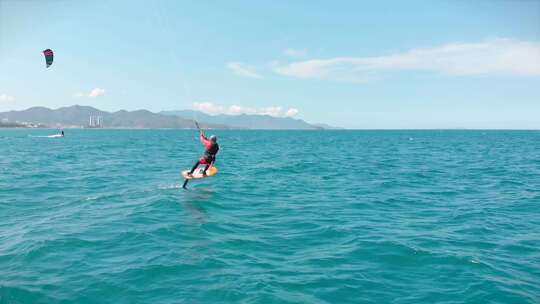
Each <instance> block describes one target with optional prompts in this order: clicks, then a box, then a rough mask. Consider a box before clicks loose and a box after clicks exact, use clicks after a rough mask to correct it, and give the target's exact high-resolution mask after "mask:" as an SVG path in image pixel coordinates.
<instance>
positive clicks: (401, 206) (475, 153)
mask: <svg viewBox="0 0 540 304" xmlns="http://www.w3.org/2000/svg"><path fill="white" fill-rule="evenodd" d="M54 133H56V132H55V131H53V130H0V303H540V132H538V131H217V134H218V136H219V139H220V140H219V141H220V144H221V151H220V153H219V155H218V162H217V166H218V168H219V169H220V172H219V173H218V175H216V176H215V177H212V178H208V179H206V180H204V181H196V182H191V183H190V185H189V187H190V189H189V190H187V191H185V190H183V189H181V188H180V186H181V183H182V180H181V179H180V174H179V172H180V170H182V169H186V168H188V167H190V166H191V164H192V163H193V161H194V160H195V159H196V158H197V157H198V155H200V153H201V151H202V147H201V145H200V144H199V143H198V141H197V133H196V132H195V131H192V130H191V131H190V130H66V137H65V138H46V137H37V136H45V135H50V134H54ZM29 135H32V136H29Z"/></svg>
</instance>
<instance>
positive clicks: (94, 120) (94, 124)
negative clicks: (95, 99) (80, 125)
mask: <svg viewBox="0 0 540 304" xmlns="http://www.w3.org/2000/svg"><path fill="white" fill-rule="evenodd" d="M86 127H87V128H103V118H102V117H101V116H98V115H91V116H90V117H89V119H88V126H86Z"/></svg>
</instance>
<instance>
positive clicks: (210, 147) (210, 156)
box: [187, 129, 219, 177]
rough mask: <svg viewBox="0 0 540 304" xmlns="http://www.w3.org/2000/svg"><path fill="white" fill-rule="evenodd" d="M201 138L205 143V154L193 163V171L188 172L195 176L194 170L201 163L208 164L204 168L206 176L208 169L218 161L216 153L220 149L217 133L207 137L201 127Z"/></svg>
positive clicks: (189, 174)
mask: <svg viewBox="0 0 540 304" xmlns="http://www.w3.org/2000/svg"><path fill="white" fill-rule="evenodd" d="M199 134H200V136H199V138H200V140H201V143H202V144H203V145H204V148H205V151H204V154H203V156H202V157H201V158H200V159H199V160H198V161H197V162H196V163H195V164H194V165H193V168H191V171H189V173H188V174H187V175H188V176H190V177H191V176H193V171H195V169H197V167H198V166H199V165H206V167H205V168H204V170H203V175H204V176H206V170H208V168H210V166H212V165H213V164H214V162H215V161H216V154H217V153H218V151H219V145H218V143H217V137H216V136H215V135H212V136H210V138H207V137H206V136H205V135H204V132H203V131H202V130H200V129H199Z"/></svg>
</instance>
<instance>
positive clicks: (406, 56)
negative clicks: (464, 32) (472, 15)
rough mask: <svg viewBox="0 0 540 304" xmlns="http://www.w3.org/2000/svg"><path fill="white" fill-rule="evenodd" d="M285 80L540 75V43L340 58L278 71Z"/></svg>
mask: <svg viewBox="0 0 540 304" xmlns="http://www.w3.org/2000/svg"><path fill="white" fill-rule="evenodd" d="M274 71H275V72H276V73H278V74H281V75H284V76H291V77H297V78H318V79H332V80H344V81H366V80H369V79H372V78H373V77H377V76H376V74H377V73H379V72H383V71H429V72H436V73H441V74H447V75H454V76H469V75H502V76H506V75H522V76H538V75H540V43H538V42H527V41H516V40H510V39H493V40H486V41H483V42H479V43H453V44H446V45H442V46H438V47H433V48H416V49H412V50H409V51H407V52H403V53H396V54H392V55H385V56H377V57H336V58H330V59H313V60H306V61H298V62H293V63H289V64H285V65H279V66H275V67H274Z"/></svg>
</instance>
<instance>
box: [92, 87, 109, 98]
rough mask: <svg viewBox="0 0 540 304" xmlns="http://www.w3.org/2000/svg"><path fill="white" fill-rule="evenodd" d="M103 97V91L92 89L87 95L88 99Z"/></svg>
mask: <svg viewBox="0 0 540 304" xmlns="http://www.w3.org/2000/svg"><path fill="white" fill-rule="evenodd" d="M103 95H105V89H101V88H94V89H92V91H90V94H88V97H98V96H103Z"/></svg>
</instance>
